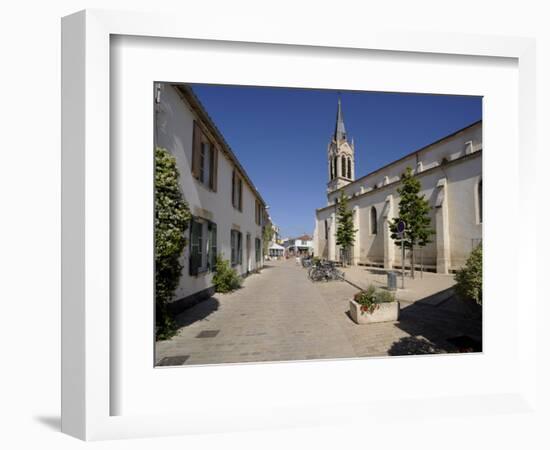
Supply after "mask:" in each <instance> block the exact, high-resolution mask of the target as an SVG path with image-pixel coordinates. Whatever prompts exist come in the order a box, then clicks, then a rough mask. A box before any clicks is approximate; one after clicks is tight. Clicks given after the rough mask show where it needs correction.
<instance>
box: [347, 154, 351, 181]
mask: <svg viewBox="0 0 550 450" xmlns="http://www.w3.org/2000/svg"><path fill="white" fill-rule="evenodd" d="M348 178H349V179H350V180H351V158H348Z"/></svg>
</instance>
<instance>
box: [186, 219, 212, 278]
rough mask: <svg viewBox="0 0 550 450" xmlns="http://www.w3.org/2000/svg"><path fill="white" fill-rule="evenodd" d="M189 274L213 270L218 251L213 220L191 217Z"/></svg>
mask: <svg viewBox="0 0 550 450" xmlns="http://www.w3.org/2000/svg"><path fill="white" fill-rule="evenodd" d="M189 236H190V243H189V247H190V252H189V274H190V275H197V274H199V273H200V272H206V271H209V270H213V269H214V267H215V264H216V255H217V252H218V244H217V241H218V237H217V227H216V224H215V223H214V222H210V221H208V220H206V219H201V218H198V217H193V218H192V219H191V223H190V233H189Z"/></svg>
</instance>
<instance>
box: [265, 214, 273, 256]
mask: <svg viewBox="0 0 550 450" xmlns="http://www.w3.org/2000/svg"><path fill="white" fill-rule="evenodd" d="M273 234H275V230H274V229H273V225H272V224H271V223H270V222H268V223H267V224H265V225H264V229H263V231H262V241H263V242H262V244H263V251H264V255H267V252H268V250H269V243H270V242H271V239H273Z"/></svg>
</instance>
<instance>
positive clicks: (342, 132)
mask: <svg viewBox="0 0 550 450" xmlns="http://www.w3.org/2000/svg"><path fill="white" fill-rule="evenodd" d="M345 139H346V127H345V126H344V115H343V114H342V101H341V100H340V98H338V110H337V111H336V127H335V128H334V140H335V141H336V142H339V141H343V140H345Z"/></svg>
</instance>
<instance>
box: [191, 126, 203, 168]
mask: <svg viewBox="0 0 550 450" xmlns="http://www.w3.org/2000/svg"><path fill="white" fill-rule="evenodd" d="M201 143H202V131H201V128H200V126H199V124H198V122H197V121H196V120H195V121H193V155H192V158H191V174H192V175H193V177H194V178H199V175H200V164H201Z"/></svg>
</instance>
